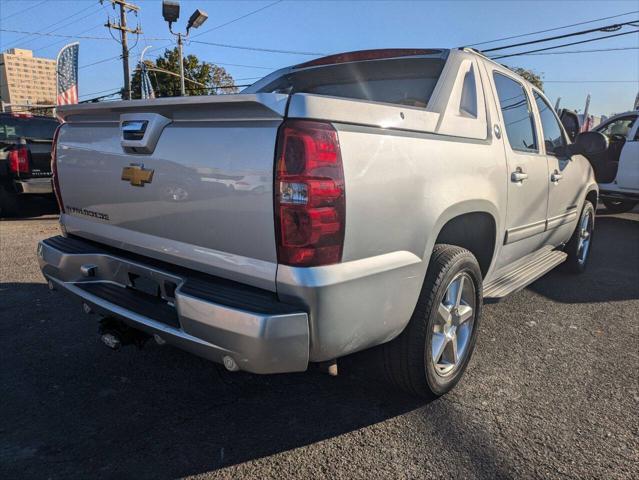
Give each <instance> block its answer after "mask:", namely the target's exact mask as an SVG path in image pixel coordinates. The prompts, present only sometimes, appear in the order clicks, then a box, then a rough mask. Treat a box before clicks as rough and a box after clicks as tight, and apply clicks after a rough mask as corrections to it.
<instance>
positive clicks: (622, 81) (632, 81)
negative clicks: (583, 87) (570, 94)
mask: <svg viewBox="0 0 639 480" xmlns="http://www.w3.org/2000/svg"><path fill="white" fill-rule="evenodd" d="M543 82H544V83H639V80H543Z"/></svg>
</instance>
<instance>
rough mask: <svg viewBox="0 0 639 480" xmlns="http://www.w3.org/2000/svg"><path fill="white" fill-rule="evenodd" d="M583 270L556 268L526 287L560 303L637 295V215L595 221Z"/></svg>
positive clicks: (598, 216) (638, 269)
mask: <svg viewBox="0 0 639 480" xmlns="http://www.w3.org/2000/svg"><path fill="white" fill-rule="evenodd" d="M591 248H592V250H591V252H590V259H589V260H588V266H587V269H586V272H584V273H583V274H581V275H580V278H579V281H578V282H575V281H574V276H575V274H573V273H570V272H566V271H565V269H562V268H561V267H560V268H557V269H555V270H553V271H552V272H550V273H548V274H547V275H546V276H544V277H543V278H541V279H540V280H538V281H536V282H535V283H533V284H532V285H530V286H529V287H528V289H530V290H532V291H534V292H536V293H538V294H540V295H543V296H544V297H548V298H549V299H551V300H553V301H557V302H563V303H591V302H592V303H594V302H613V301H620V300H634V299H637V298H639V216H638V217H637V218H636V219H633V218H620V217H617V216H614V217H613V216H600V215H599V213H598V214H597V218H596V221H595V234H594V236H593V241H592V245H591Z"/></svg>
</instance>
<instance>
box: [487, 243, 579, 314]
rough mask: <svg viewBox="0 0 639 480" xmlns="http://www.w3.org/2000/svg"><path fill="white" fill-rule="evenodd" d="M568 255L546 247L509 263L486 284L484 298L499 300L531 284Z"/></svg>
mask: <svg viewBox="0 0 639 480" xmlns="http://www.w3.org/2000/svg"><path fill="white" fill-rule="evenodd" d="M567 257H568V255H567V254H566V253H564V252H562V251H559V250H553V249H552V248H551V247H545V248H543V249H541V250H538V251H537V252H535V253H533V254H531V255H528V256H526V257H524V258H523V259H521V260H519V261H517V262H515V263H513V264H512V265H509V266H508V267H506V268H505V269H504V270H502V271H501V272H499V274H500V275H499V277H498V278H495V279H494V280H491V281H490V282H488V283H485V284H484V300H486V301H488V302H490V301H498V300H500V299H502V298H504V297H505V296H507V295H510V294H511V293H513V292H516V291H518V290H521V289H522V288H524V287H526V286H527V285H530V284H531V283H532V282H534V281H535V280H537V279H538V278H539V277H541V276H543V275H545V274H546V273H548V272H549V271H550V270H552V269H553V268H555V267H556V266H557V265H559V264H560V263H562V262H563V261H564V260H566V258H567Z"/></svg>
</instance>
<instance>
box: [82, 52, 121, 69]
mask: <svg viewBox="0 0 639 480" xmlns="http://www.w3.org/2000/svg"><path fill="white" fill-rule="evenodd" d="M121 58H122V55H116V56H115V57H109V58H104V59H102V60H98V61H97V62H93V63H88V64H86V65H80V66H79V67H78V69H79V70H82V69H83V68H87V67H92V66H93V65H98V64H100V63H105V62H112V61H113V60H120V59H121Z"/></svg>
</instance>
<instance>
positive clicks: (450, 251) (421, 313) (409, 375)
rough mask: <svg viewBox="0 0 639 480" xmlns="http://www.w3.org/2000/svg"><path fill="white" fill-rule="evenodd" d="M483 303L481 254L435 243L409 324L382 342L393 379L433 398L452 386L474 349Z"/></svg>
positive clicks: (388, 372) (384, 355) (385, 368)
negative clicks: (392, 338)
mask: <svg viewBox="0 0 639 480" xmlns="http://www.w3.org/2000/svg"><path fill="white" fill-rule="evenodd" d="M481 307H482V275H481V271H480V268H479V264H478V263H477V259H475V257H474V256H473V254H472V253H470V252H469V251H468V250H466V249H463V248H461V247H456V246H453V245H444V244H440V245H436V246H435V249H434V250H433V254H432V256H431V260H430V263H429V265H428V271H427V273H426V279H425V281H424V285H423V287H422V291H421V293H420V296H419V299H418V301H417V306H416V307H415V311H414V312H413V315H412V317H411V319H410V321H409V323H408V325H407V327H406V328H405V329H404V331H403V332H402V333H401V334H400V335H399V336H398V337H397V338H396V339H394V340H393V341H392V342H389V343H388V344H386V345H384V346H383V361H384V371H385V372H386V375H387V377H388V379H389V380H390V381H391V382H392V383H394V384H395V385H397V386H399V387H400V388H402V389H404V390H406V391H407V392H409V393H411V394H414V395H418V396H421V397H424V398H429V399H430V398H435V397H438V396H440V395H443V394H445V393H447V392H448V391H450V390H451V389H452V388H453V387H454V386H455V385H457V383H458V382H459V380H460V379H461V377H462V375H463V373H464V371H465V370H466V367H467V365H468V362H469V361H470V357H471V355H472V353H473V350H474V348H475V342H476V340H477V331H478V328H479V322H480V318H481Z"/></svg>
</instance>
